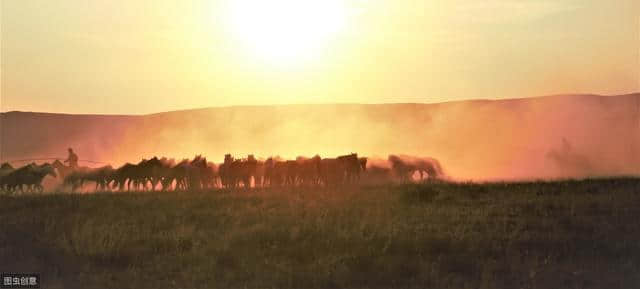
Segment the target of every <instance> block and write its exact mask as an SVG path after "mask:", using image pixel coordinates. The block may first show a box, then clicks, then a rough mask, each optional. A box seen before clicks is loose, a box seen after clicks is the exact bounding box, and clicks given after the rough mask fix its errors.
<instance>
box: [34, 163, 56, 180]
mask: <svg viewBox="0 0 640 289" xmlns="http://www.w3.org/2000/svg"><path fill="white" fill-rule="evenodd" d="M38 169H39V170H40V171H41V172H42V173H43V174H44V175H45V176H46V175H50V176H52V177H54V178H57V177H58V174H56V170H55V168H54V167H53V166H52V165H50V164H48V163H44V164H42V165H41V166H39V168H38Z"/></svg>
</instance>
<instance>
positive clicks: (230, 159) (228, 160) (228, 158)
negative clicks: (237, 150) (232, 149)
mask: <svg viewBox="0 0 640 289" xmlns="http://www.w3.org/2000/svg"><path fill="white" fill-rule="evenodd" d="M232 162H233V157H232V156H231V154H226V155H224V163H225V164H228V163H232Z"/></svg>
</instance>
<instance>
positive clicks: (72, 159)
mask: <svg viewBox="0 0 640 289" xmlns="http://www.w3.org/2000/svg"><path fill="white" fill-rule="evenodd" d="M64 162H65V163H69V167H71V168H72V169H76V168H78V155H76V154H75V153H74V152H73V149H71V148H69V157H68V158H67V160H65V161H64Z"/></svg>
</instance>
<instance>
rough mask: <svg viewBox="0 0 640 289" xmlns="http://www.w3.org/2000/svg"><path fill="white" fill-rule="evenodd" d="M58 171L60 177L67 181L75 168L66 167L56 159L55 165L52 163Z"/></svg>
mask: <svg viewBox="0 0 640 289" xmlns="http://www.w3.org/2000/svg"><path fill="white" fill-rule="evenodd" d="M51 166H53V167H54V168H55V169H56V171H58V175H59V176H60V178H61V179H63V180H64V179H65V178H66V177H67V176H68V175H69V174H71V173H72V172H73V168H72V167H70V166H65V165H64V164H63V163H62V162H61V161H60V160H58V159H56V160H55V161H54V162H53V163H51Z"/></svg>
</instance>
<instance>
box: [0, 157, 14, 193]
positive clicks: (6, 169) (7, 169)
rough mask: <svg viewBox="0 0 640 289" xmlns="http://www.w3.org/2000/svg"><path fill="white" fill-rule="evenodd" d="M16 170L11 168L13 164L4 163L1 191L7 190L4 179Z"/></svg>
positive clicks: (0, 169)
mask: <svg viewBox="0 0 640 289" xmlns="http://www.w3.org/2000/svg"><path fill="white" fill-rule="evenodd" d="M14 170H15V168H13V166H11V164H9V163H3V164H2V165H1V166H0V191H4V190H5V181H4V177H5V176H6V175H8V174H10V173H11V172H13V171H14Z"/></svg>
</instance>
